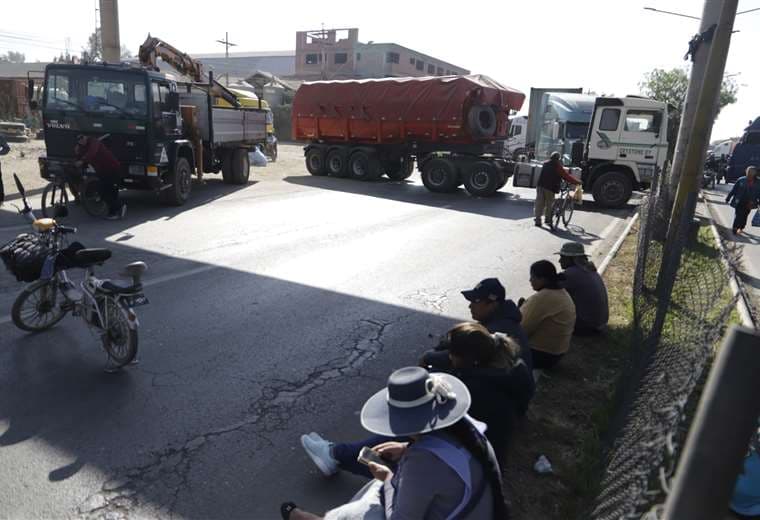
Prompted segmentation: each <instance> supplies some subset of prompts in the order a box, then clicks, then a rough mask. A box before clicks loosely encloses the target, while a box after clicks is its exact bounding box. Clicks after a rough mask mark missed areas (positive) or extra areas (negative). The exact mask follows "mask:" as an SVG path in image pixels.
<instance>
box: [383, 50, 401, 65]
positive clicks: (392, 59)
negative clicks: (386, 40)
mask: <svg viewBox="0 0 760 520" xmlns="http://www.w3.org/2000/svg"><path fill="white" fill-rule="evenodd" d="M398 62H399V55H398V52H389V53H388V54H386V55H385V63H398Z"/></svg>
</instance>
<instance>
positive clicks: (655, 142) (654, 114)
mask: <svg viewBox="0 0 760 520" xmlns="http://www.w3.org/2000/svg"><path fill="white" fill-rule="evenodd" d="M662 123H663V117H662V111H660V110H656V109H642V108H627V109H626V113H625V118H624V120H623V130H622V132H621V133H620V148H619V149H618V160H621V161H633V162H635V163H636V164H637V166H638V167H639V170H645V171H648V170H653V169H654V165H656V164H657V159H658V156H659V153H660V146H659V145H660V143H661V141H662V140H661V137H662V136H661V128H662ZM663 153H664V152H663Z"/></svg>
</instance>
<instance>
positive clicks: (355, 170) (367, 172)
mask: <svg viewBox="0 0 760 520" xmlns="http://www.w3.org/2000/svg"><path fill="white" fill-rule="evenodd" d="M348 174H349V176H350V177H351V178H352V179H356V180H358V181H374V180H376V179H377V178H379V177H380V176H381V175H382V174H383V170H382V168H381V167H380V161H379V160H378V159H377V156H376V155H375V154H374V153H372V152H370V151H369V150H366V151H365V150H356V151H355V152H353V153H352V154H351V157H349V159H348Z"/></svg>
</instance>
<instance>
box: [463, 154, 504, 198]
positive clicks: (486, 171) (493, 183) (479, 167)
mask: <svg viewBox="0 0 760 520" xmlns="http://www.w3.org/2000/svg"><path fill="white" fill-rule="evenodd" d="M499 173H500V172H499V170H497V169H496V167H495V166H494V165H493V164H492V163H491V162H489V161H477V162H475V163H474V164H472V165H471V166H470V167H469V168H467V175H465V178H464V188H465V189H466V190H467V193H469V194H470V195H472V196H473V197H490V196H491V195H493V194H494V193H496V190H498V189H499V183H500V182H501V180H502V179H501V178H502V175H500V174H499Z"/></svg>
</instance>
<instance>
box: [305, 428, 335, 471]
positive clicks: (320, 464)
mask: <svg viewBox="0 0 760 520" xmlns="http://www.w3.org/2000/svg"><path fill="white" fill-rule="evenodd" d="M301 446H303V449H304V451H305V452H306V454H307V455H308V456H309V457H310V458H311V460H312V462H314V464H315V465H316V466H317V468H319V471H321V472H322V474H323V475H324V476H326V477H330V476H332V475H335V474H336V473H337V472H338V461H337V460H335V459H334V458H333V456H332V454H330V447H331V446H332V443H330V442H328V441H326V440H325V439H323V438H322V437H320V435H319V434H318V433H316V432H311V433H309V434H307V435H301Z"/></svg>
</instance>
